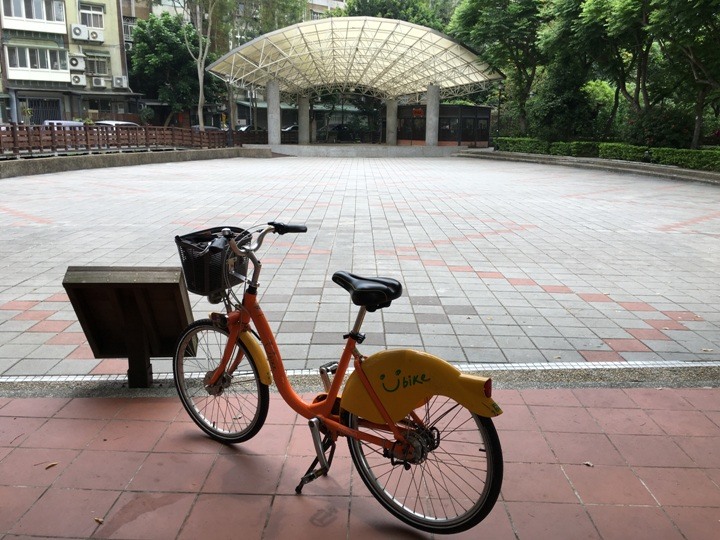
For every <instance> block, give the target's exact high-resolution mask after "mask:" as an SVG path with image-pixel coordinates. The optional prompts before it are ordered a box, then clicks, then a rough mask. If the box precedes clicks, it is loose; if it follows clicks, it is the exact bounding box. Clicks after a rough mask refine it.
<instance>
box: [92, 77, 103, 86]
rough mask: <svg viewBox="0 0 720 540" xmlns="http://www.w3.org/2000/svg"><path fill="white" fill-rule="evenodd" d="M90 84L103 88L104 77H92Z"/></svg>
mask: <svg viewBox="0 0 720 540" xmlns="http://www.w3.org/2000/svg"><path fill="white" fill-rule="evenodd" d="M92 85H93V87H95V88H105V79H103V78H102V77H93V78H92Z"/></svg>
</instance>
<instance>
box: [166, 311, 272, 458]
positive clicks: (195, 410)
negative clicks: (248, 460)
mask: <svg viewBox="0 0 720 540" xmlns="http://www.w3.org/2000/svg"><path fill="white" fill-rule="evenodd" d="M228 338H229V335H228V332H227V331H226V330H223V329H220V328H218V327H216V326H214V325H213V324H212V321H210V320H209V319H203V320H200V321H196V322H194V323H192V324H191V325H190V326H188V327H187V328H186V329H185V331H184V332H183V333H182V335H181V336H180V339H179V341H178V345H177V349H176V352H175V356H174V358H173V379H174V381H175V388H176V389H177V391H178V394H179V396H180V401H182V404H183V407H185V410H186V411H187V412H188V414H189V415H190V417H191V418H192V419H193V421H194V422H195V423H196V424H197V425H198V426H199V427H200V429H202V430H203V431H204V432H205V433H207V434H208V435H209V436H210V437H212V438H213V439H216V440H218V441H220V442H222V443H225V444H233V443H239V442H243V441H247V440H248V439H250V438H252V437H254V436H255V435H256V434H257V432H258V431H259V430H260V428H262V426H263V424H264V423H265V419H266V418H267V413H268V408H269V405H270V392H269V390H268V386H267V385H266V384H264V383H263V382H262V381H260V378H259V376H258V370H257V366H256V365H255V359H254V358H253V357H252V355H251V354H250V353H249V351H248V350H247V349H246V347H245V346H244V345H243V343H242V341H240V340H238V342H237V343H236V345H235V351H234V352H233V358H235V357H236V355H237V354H240V353H241V354H242V355H243V356H242V361H241V362H240V364H239V365H238V366H237V368H236V369H235V371H234V372H233V373H225V374H223V375H222V377H221V379H220V381H218V383H216V384H215V385H214V386H213V387H208V386H206V384H205V379H206V377H207V376H209V374H210V373H212V372H213V371H214V370H215V368H217V366H218V365H219V364H220V361H221V359H222V355H223V351H224V350H225V345H226V344H227V341H228ZM231 363H232V362H230V363H229V364H228V368H229V367H230V365H231Z"/></svg>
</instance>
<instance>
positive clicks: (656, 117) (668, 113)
mask: <svg viewBox="0 0 720 540" xmlns="http://www.w3.org/2000/svg"><path fill="white" fill-rule="evenodd" d="M692 132H693V118H692V116H691V115H690V111H688V110H683V109H681V108H678V107H673V106H667V107H663V108H655V109H651V110H647V111H641V112H639V113H636V114H632V112H630V113H629V115H628V121H627V123H626V125H625V126H624V128H622V130H621V133H620V135H621V137H622V139H623V140H624V141H627V142H629V143H630V144H636V145H641V146H642V145H646V146H658V147H659V146H667V147H681V148H683V147H684V148H689V147H690V140H691V138H692Z"/></svg>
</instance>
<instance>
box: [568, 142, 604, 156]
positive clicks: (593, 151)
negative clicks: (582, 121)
mask: <svg viewBox="0 0 720 540" xmlns="http://www.w3.org/2000/svg"><path fill="white" fill-rule="evenodd" d="M570 155H571V156H575V157H598V143H596V142H583V141H575V142H571V143H570Z"/></svg>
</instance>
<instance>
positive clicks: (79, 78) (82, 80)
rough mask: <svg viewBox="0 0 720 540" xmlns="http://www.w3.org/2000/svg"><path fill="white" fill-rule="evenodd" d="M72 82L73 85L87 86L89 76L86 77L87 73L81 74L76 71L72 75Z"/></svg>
mask: <svg viewBox="0 0 720 540" xmlns="http://www.w3.org/2000/svg"><path fill="white" fill-rule="evenodd" d="M70 83H71V84H72V85H73V86H85V85H86V84H87V78H86V77H85V75H80V74H79V73H76V74H74V75H71V76H70Z"/></svg>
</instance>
